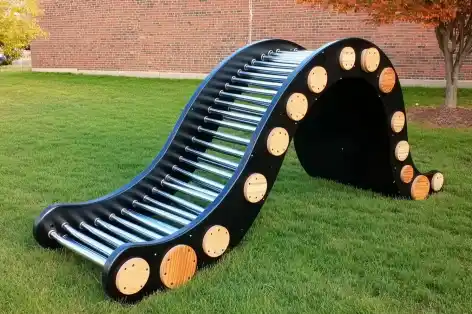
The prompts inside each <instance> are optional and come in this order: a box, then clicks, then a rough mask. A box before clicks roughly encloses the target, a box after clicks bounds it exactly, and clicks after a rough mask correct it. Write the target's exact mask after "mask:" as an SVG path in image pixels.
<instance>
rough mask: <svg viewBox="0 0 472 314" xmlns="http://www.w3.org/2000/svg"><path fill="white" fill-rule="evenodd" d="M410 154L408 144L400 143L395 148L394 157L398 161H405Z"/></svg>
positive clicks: (405, 142)
mask: <svg viewBox="0 0 472 314" xmlns="http://www.w3.org/2000/svg"><path fill="white" fill-rule="evenodd" d="M409 154H410V144H408V142H407V141H400V142H398V144H397V147H395V157H396V158H397V160H399V161H405V160H406V159H407V158H408V155H409Z"/></svg>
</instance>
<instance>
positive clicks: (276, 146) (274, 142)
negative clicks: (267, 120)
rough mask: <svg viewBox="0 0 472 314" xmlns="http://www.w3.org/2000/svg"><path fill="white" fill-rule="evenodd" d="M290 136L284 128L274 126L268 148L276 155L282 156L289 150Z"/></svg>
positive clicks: (268, 140) (268, 139)
mask: <svg viewBox="0 0 472 314" xmlns="http://www.w3.org/2000/svg"><path fill="white" fill-rule="evenodd" d="M289 143H290V137H289V136H288V132H287V130H285V129H284V128H279V127H277V128H273V129H272V131H270V133H269V136H268V137H267V149H268V150H269V153H271V154H272V155H274V156H280V155H282V154H283V153H285V152H286V151H287V148H288V145H289Z"/></svg>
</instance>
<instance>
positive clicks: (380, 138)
mask: <svg viewBox="0 0 472 314" xmlns="http://www.w3.org/2000/svg"><path fill="white" fill-rule="evenodd" d="M294 144H295V148H296V151H297V155H298V158H299V160H300V162H301V164H302V166H303V167H304V169H305V170H306V172H307V173H308V174H309V175H311V176H313V177H321V178H326V179H330V180H335V181H338V182H341V183H344V184H350V185H354V186H357V187H359V188H363V189H369V190H373V191H376V192H380V193H383V194H394V193H396V192H397V190H398V189H397V187H396V185H395V184H394V178H393V173H392V165H391V163H390V146H389V135H388V122H387V117H386V114H385V110H384V108H383V103H382V101H381V99H380V97H379V94H378V93H377V91H376V89H375V88H374V87H373V86H372V85H371V84H369V83H368V82H367V81H366V80H364V79H362V78H347V79H346V78H345V79H342V80H339V81H338V82H337V83H335V84H334V85H332V86H331V87H330V88H329V89H328V90H326V92H325V93H324V94H323V95H322V96H321V97H320V98H319V99H318V100H317V101H316V102H315V103H314V104H313V105H312V107H311V109H310V112H309V113H308V114H307V116H306V117H305V120H304V121H303V122H302V123H301V124H300V126H299V128H298V130H297V133H296V134H295V139H294Z"/></svg>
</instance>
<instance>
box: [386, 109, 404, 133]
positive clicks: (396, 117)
mask: <svg viewBox="0 0 472 314" xmlns="http://www.w3.org/2000/svg"><path fill="white" fill-rule="evenodd" d="M405 122H406V118H405V114H404V113H403V112H401V111H397V112H395V113H394V114H393V115H392V121H391V123H390V126H391V127H392V130H393V132H395V133H399V132H401V131H402V130H403V128H404V127H405Z"/></svg>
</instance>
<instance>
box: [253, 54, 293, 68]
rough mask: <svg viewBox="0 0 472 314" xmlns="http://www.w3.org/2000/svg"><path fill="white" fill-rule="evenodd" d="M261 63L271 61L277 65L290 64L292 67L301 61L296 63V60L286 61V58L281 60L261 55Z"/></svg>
mask: <svg viewBox="0 0 472 314" xmlns="http://www.w3.org/2000/svg"><path fill="white" fill-rule="evenodd" d="M261 59H262V61H273V62H277V63H285V64H292V65H296V66H298V65H299V64H300V63H301V61H298V60H293V59H288V58H281V57H278V56H267V55H263V56H262V57H261Z"/></svg>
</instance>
